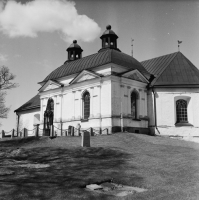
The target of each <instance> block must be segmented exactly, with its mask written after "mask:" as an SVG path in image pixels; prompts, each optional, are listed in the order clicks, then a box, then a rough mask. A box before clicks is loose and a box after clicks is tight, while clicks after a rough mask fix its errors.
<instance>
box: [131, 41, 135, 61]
mask: <svg viewBox="0 0 199 200" xmlns="http://www.w3.org/2000/svg"><path fill="white" fill-rule="evenodd" d="M133 41H134V39H132V38H131V56H132V57H133Z"/></svg>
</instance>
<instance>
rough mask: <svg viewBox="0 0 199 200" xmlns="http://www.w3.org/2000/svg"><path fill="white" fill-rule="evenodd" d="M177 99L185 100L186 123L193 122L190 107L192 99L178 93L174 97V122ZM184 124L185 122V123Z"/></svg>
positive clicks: (175, 122) (175, 119) (191, 108)
mask: <svg viewBox="0 0 199 200" xmlns="http://www.w3.org/2000/svg"><path fill="white" fill-rule="evenodd" d="M179 99H183V100H185V101H186V102H187V118H188V123H189V124H190V125H191V124H193V107H192V100H191V97H190V96H185V95H179V96H175V97H174V124H176V125H177V124H178V123H177V113H176V112H177V110H176V101H178V100H179ZM185 125H186V123H185Z"/></svg>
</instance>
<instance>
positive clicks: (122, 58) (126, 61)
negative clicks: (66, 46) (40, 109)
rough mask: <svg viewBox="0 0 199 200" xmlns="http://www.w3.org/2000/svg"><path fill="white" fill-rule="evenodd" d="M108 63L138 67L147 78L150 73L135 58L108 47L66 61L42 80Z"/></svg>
mask: <svg viewBox="0 0 199 200" xmlns="http://www.w3.org/2000/svg"><path fill="white" fill-rule="evenodd" d="M108 63H115V64H118V65H121V66H124V67H126V68H127V69H128V70H130V69H132V70H133V69H137V70H139V71H140V72H141V73H142V74H143V75H144V76H146V77H147V78H149V75H150V74H149V73H148V72H147V71H146V69H145V68H144V67H143V66H142V65H141V64H140V62H138V61H137V60H136V59H135V58H133V57H131V56H129V55H127V54H124V53H122V52H119V51H117V50H114V49H107V50H105V51H101V52H98V53H96V54H92V55H90V56H86V57H83V58H81V59H78V60H74V61H68V62H65V64H63V65H62V66H60V67H58V68H57V69H55V70H54V71H52V72H51V73H50V74H49V75H48V76H47V77H46V78H45V79H44V80H43V81H42V82H46V81H48V80H50V79H53V80H56V79H58V78H61V77H64V76H68V75H71V74H75V73H79V72H81V71H83V70H85V69H89V70H91V69H92V68H94V67H97V66H101V65H105V64H108Z"/></svg>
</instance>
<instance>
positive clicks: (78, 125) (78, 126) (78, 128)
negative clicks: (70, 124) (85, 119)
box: [76, 124, 81, 136]
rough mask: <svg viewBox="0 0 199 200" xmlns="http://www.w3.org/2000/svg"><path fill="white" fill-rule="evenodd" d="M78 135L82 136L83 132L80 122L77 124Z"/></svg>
mask: <svg viewBox="0 0 199 200" xmlns="http://www.w3.org/2000/svg"><path fill="white" fill-rule="evenodd" d="M76 128H77V136H81V133H80V128H81V125H80V124H77V127H76Z"/></svg>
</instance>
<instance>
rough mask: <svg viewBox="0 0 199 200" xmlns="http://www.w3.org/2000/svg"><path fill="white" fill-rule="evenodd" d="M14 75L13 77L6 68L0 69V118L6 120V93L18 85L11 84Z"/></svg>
mask: <svg viewBox="0 0 199 200" xmlns="http://www.w3.org/2000/svg"><path fill="white" fill-rule="evenodd" d="M14 78H15V75H13V74H12V73H11V72H10V70H9V68H8V67H6V66H1V67H0V118H7V116H8V112H9V110H10V108H8V107H6V106H5V96H6V91H7V90H9V89H12V88H16V87H17V86H18V84H16V83H13V82H12V81H13V80H14Z"/></svg>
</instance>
